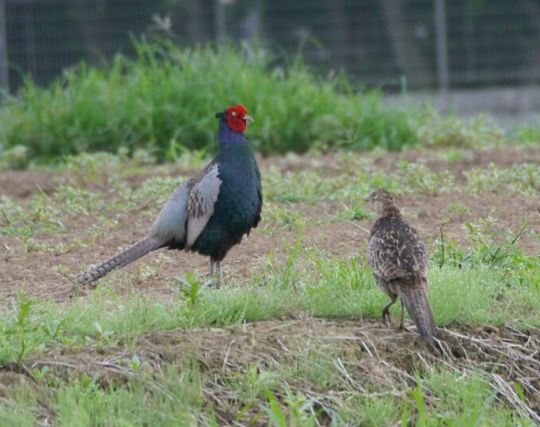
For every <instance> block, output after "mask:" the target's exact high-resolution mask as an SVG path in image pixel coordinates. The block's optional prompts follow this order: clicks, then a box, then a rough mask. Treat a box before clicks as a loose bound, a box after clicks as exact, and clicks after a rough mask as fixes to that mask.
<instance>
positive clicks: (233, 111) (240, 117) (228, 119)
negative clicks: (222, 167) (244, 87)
mask: <svg viewBox="0 0 540 427" xmlns="http://www.w3.org/2000/svg"><path fill="white" fill-rule="evenodd" d="M216 117H218V118H220V119H221V120H222V121H224V122H225V123H226V124H227V126H228V127H229V129H230V130H232V131H233V132H240V133H241V132H244V131H245V130H246V128H247V126H248V122H252V121H253V118H252V117H251V116H250V115H249V114H248V112H247V109H246V107H244V106H243V105H242V104H238V105H232V106H230V107H228V108H227V109H226V110H225V111H222V112H219V113H216Z"/></svg>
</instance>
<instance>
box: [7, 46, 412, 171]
mask: <svg viewBox="0 0 540 427" xmlns="http://www.w3.org/2000/svg"><path fill="white" fill-rule="evenodd" d="M135 49H136V52H137V56H136V58H135V59H128V58H126V57H123V56H117V57H116V58H114V59H113V60H112V62H111V63H110V64H106V65H102V66H99V67H91V66H88V65H85V64H81V65H79V66H78V67H76V68H75V69H72V70H69V71H66V72H65V74H64V76H63V77H62V78H61V79H58V80H57V81H56V82H55V83H53V84H52V85H51V86H50V87H47V88H42V87H38V86H36V85H35V84H34V83H33V82H32V81H31V80H30V79H28V80H27V81H26V82H25V84H24V86H23V88H22V89H21V91H20V94H19V95H18V96H17V97H16V98H13V99H10V100H8V101H6V102H5V103H4V105H3V106H2V107H1V108H0V141H1V145H0V157H1V158H2V159H3V160H2V162H3V163H4V166H6V165H7V166H10V165H11V166H22V165H24V164H25V163H27V162H28V161H29V160H36V161H39V162H50V161H54V160H56V159H58V158H61V157H63V156H66V155H71V154H76V153H83V152H88V151H109V152H117V151H118V150H127V152H129V153H133V152H135V151H136V150H137V149H140V148H144V149H145V150H147V151H149V152H150V153H151V155H152V156H155V157H156V158H157V159H159V160H174V159H176V158H177V157H178V155H179V154H181V153H182V152H183V151H184V150H186V149H190V150H192V149H198V150H201V149H204V150H207V151H215V150H216V143H215V133H216V128H217V122H216V119H215V118H214V113H215V112H216V111H220V110H222V109H224V108H225V107H226V106H228V105H231V104H233V103H239V102H240V103H243V104H245V105H246V106H248V108H249V110H250V112H251V113H252V114H253V116H254V117H255V123H254V124H253V125H252V126H251V127H250V129H249V131H248V135H249V137H250V139H251V140H252V142H253V143H254V145H255V147H256V148H257V150H259V151H260V152H263V153H281V152H285V151H297V152H304V151H307V150H311V149H326V148H335V147H338V146H339V147H346V148H349V149H369V148H373V147H383V148H386V149H399V148H401V147H403V146H405V145H411V144H414V143H415V142H416V137H415V135H414V133H413V132H412V130H411V127H410V125H409V123H408V120H407V117H406V115H405V114H404V113H401V112H398V111H383V110H382V109H381V106H380V100H379V95H378V94H377V93H375V92H366V93H362V94H361V93H358V92H357V91H356V90H354V89H353V88H352V87H351V85H350V83H349V82H348V80H347V78H346V77H345V76H343V75H341V76H339V77H334V78H332V79H326V78H322V77H319V76H317V75H316V74H314V73H313V72H312V71H310V69H309V68H308V67H307V66H306V65H305V64H304V63H303V62H302V60H301V59H300V58H297V59H295V60H293V61H292V62H289V63H288V64H287V65H285V66H275V65H273V64H274V63H275V62H274V57H273V56H272V55H269V54H265V53H263V50H255V51H253V50H242V49H241V48H238V47H233V46H220V47H219V49H217V48H213V47H201V48H192V49H181V48H179V47H177V46H175V45H173V44H172V43H170V42H166V41H161V42H144V41H143V42H136V43H135Z"/></svg>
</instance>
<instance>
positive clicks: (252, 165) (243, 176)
mask: <svg viewBox="0 0 540 427" xmlns="http://www.w3.org/2000/svg"><path fill="white" fill-rule="evenodd" d="M215 160H216V163H217V164H218V170H219V174H218V177H219V179H220V180H221V186H220V190H219V195H218V198H217V201H216V204H215V206H214V214H213V215H212V217H211V218H210V220H209V221H208V224H207V225H206V227H205V229H204V230H203V232H202V233H201V235H200V236H199V238H198V239H197V240H196V241H195V244H194V245H193V247H192V250H194V251H196V252H198V253H200V254H203V255H208V256H210V257H212V258H213V259H215V260H222V259H223V258H224V257H225V255H226V254H227V252H228V251H229V249H230V248H231V247H232V246H234V245H236V244H238V243H240V241H241V240H242V236H243V235H244V234H247V233H249V231H250V230H251V228H252V227H255V226H257V223H258V222H259V220H260V213H261V207H262V196H261V179H260V174H259V170H258V167H257V163H256V161H255V157H254V155H253V152H252V151H251V148H250V147H249V144H248V142H247V141H246V142H241V143H235V144H230V145H226V146H222V147H221V150H220V153H219V154H218V156H217V157H216V159H215Z"/></svg>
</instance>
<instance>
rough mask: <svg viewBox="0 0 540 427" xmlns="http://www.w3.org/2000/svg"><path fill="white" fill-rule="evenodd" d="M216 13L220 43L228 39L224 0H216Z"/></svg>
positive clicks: (217, 33) (217, 36) (217, 35)
mask: <svg viewBox="0 0 540 427" xmlns="http://www.w3.org/2000/svg"><path fill="white" fill-rule="evenodd" d="M214 14H215V26H216V38H217V41H218V42H219V43H222V42H224V41H226V40H227V25H226V24H227V21H226V17H225V4H224V2H223V0H214Z"/></svg>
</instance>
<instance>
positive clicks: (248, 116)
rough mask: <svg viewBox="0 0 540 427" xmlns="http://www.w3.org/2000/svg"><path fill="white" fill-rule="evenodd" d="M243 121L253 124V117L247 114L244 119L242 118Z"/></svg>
mask: <svg viewBox="0 0 540 427" xmlns="http://www.w3.org/2000/svg"><path fill="white" fill-rule="evenodd" d="M242 120H244V121H246V122H253V117H251V116H250V115H249V114H246V115H245V116H244V117H242Z"/></svg>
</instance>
